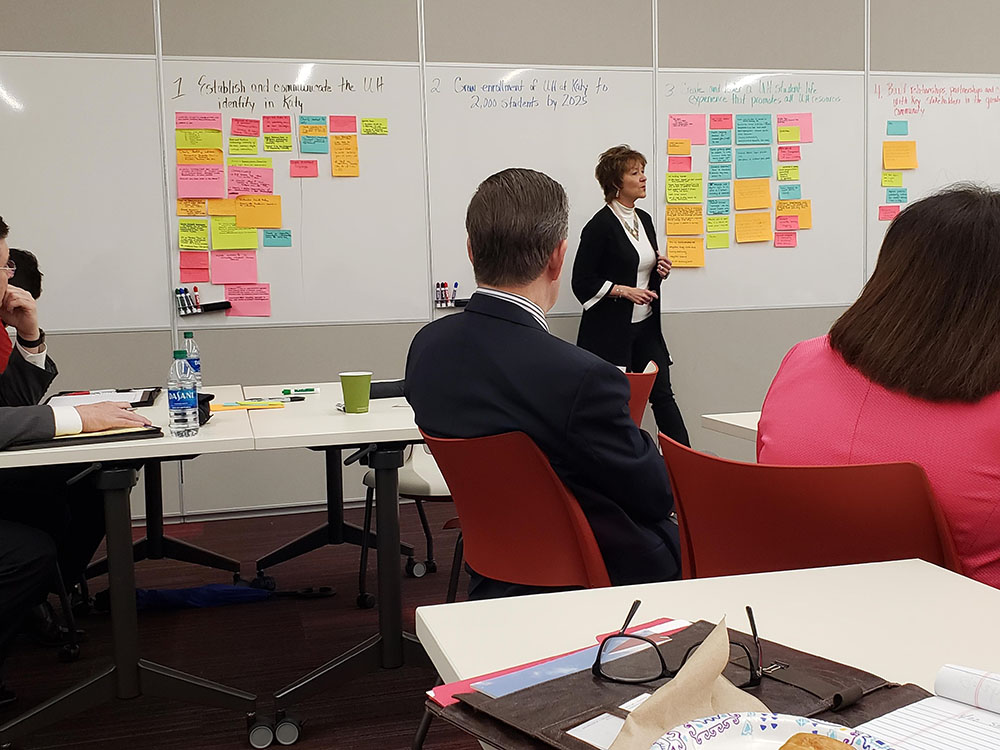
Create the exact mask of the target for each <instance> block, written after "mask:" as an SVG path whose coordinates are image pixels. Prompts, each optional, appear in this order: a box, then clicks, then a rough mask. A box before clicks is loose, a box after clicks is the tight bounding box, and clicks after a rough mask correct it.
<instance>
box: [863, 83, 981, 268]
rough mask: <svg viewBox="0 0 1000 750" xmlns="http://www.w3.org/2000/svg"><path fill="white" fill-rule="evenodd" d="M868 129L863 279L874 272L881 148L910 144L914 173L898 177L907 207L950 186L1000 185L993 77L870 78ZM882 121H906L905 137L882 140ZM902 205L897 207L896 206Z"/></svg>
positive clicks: (879, 234) (881, 195) (881, 226)
mask: <svg viewBox="0 0 1000 750" xmlns="http://www.w3.org/2000/svg"><path fill="white" fill-rule="evenodd" d="M868 112H869V121H868V203H869V205H868V272H869V274H870V273H871V272H872V271H873V270H874V268H875V261H876V260H877V259H878V251H879V247H880V246H881V244H882V238H883V237H884V236H885V230H886V228H887V227H888V226H889V223H888V222H887V221H879V219H878V208H879V206H880V205H886V189H885V188H884V187H882V142H883V141H887V140H914V141H916V142H917V160H918V162H919V166H918V168H917V169H909V170H905V171H903V187H905V188H906V191H907V196H906V197H907V199H908V202H910V203H912V202H913V201H915V200H918V199H920V198H923V197H925V196H927V195H930V194H931V193H935V192H937V191H939V190H941V189H942V188H944V187H947V186H948V185H951V184H953V183H955V182H959V181H963V182H968V181H971V182H979V183H983V184H987V185H992V186H993V187H994V188H996V186H997V183H1000V177H998V175H1000V154H998V153H997V151H996V149H995V148H992V147H991V146H992V143H993V142H995V140H994V138H995V136H994V134H995V133H997V132H998V130H1000V77H997V76H992V77H990V76H975V75H941V76H930V75H883V74H879V75H872V76H871V89H870V91H869V110H868ZM888 120H906V121H907V122H908V127H907V130H908V131H909V135H907V136H905V137H903V136H887V135H886V122H887V121H888ZM903 205H905V204H903Z"/></svg>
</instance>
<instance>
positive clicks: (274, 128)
mask: <svg viewBox="0 0 1000 750" xmlns="http://www.w3.org/2000/svg"><path fill="white" fill-rule="evenodd" d="M262 119H263V120H264V132H265V133H291V132H292V116H291V115H264V117H263V118H262Z"/></svg>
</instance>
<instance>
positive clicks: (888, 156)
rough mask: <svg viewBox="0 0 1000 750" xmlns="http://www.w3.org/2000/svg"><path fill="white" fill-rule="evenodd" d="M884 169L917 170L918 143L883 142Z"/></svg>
mask: <svg viewBox="0 0 1000 750" xmlns="http://www.w3.org/2000/svg"><path fill="white" fill-rule="evenodd" d="M882 168H883V169H916V168H917V142H916V141H882Z"/></svg>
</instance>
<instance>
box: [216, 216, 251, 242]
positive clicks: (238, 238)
mask: <svg viewBox="0 0 1000 750" xmlns="http://www.w3.org/2000/svg"><path fill="white" fill-rule="evenodd" d="M212 249H213V250H256V249H257V230H256V229H255V228H254V227H238V226H236V217H235V216H213V217H212Z"/></svg>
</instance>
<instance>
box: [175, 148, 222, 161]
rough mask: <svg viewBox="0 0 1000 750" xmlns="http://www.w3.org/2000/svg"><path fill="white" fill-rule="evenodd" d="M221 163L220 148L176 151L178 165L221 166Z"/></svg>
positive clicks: (181, 149)
mask: <svg viewBox="0 0 1000 750" xmlns="http://www.w3.org/2000/svg"><path fill="white" fill-rule="evenodd" d="M222 161H223V157H222V149H220V148H179V149H177V163H178V164H222Z"/></svg>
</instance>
